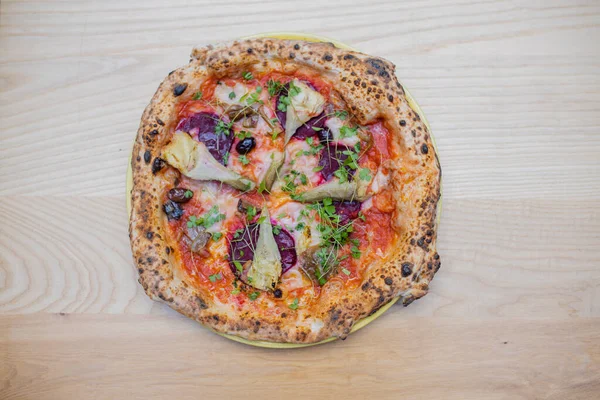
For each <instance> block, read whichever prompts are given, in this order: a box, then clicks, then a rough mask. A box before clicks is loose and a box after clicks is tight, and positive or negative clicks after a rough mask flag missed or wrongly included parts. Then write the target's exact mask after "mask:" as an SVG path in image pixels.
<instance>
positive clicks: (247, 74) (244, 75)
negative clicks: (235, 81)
mask: <svg viewBox="0 0 600 400" xmlns="http://www.w3.org/2000/svg"><path fill="white" fill-rule="evenodd" d="M242 78H244V79H245V80H247V81H249V80H250V79H252V78H254V75H252V72H250V71H246V72H244V73H243V74H242Z"/></svg>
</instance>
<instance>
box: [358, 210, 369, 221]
mask: <svg viewBox="0 0 600 400" xmlns="http://www.w3.org/2000/svg"><path fill="white" fill-rule="evenodd" d="M358 218H360V219H361V220H363V221H366V220H367V217H365V214H363V212H362V211H359V212H358Z"/></svg>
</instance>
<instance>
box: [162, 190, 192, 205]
mask: <svg viewBox="0 0 600 400" xmlns="http://www.w3.org/2000/svg"><path fill="white" fill-rule="evenodd" d="M186 193H187V194H188V195H187V196H186ZM193 195H194V192H192V191H191V190H189V189H186V188H173V189H171V190H169V193H167V197H168V198H169V199H170V200H173V201H174V202H176V203H187V202H188V201H190V200H191V199H192V196H193Z"/></svg>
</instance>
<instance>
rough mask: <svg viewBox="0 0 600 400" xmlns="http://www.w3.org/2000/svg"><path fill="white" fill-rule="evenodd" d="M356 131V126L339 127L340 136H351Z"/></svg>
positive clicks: (354, 134)
mask: <svg viewBox="0 0 600 400" xmlns="http://www.w3.org/2000/svg"><path fill="white" fill-rule="evenodd" d="M357 131H358V127H356V126H355V127H354V128H350V127H349V126H345V125H344V126H342V127H341V128H340V138H342V139H344V138H348V137H352V136H356V132H357Z"/></svg>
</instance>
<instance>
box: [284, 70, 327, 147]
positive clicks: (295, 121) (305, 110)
mask: <svg viewBox="0 0 600 400" xmlns="http://www.w3.org/2000/svg"><path fill="white" fill-rule="evenodd" d="M292 84H293V86H295V87H296V88H298V89H299V92H298V93H295V95H294V96H292V95H291V94H290V96H289V100H290V105H289V106H288V107H287V113H286V120H285V143H286V144H287V142H289V141H290V139H291V138H292V136H293V135H294V133H296V130H297V129H298V128H299V127H300V126H302V125H303V124H304V123H306V122H308V120H309V119H311V118H313V117H316V116H317V115H319V114H321V113H322V112H323V107H324V105H325V98H324V97H323V96H322V95H321V93H319V92H317V91H316V90H313V89H312V88H311V87H310V86H308V85H307V84H305V83H303V82H300V81H299V80H298V79H294V80H293V81H292Z"/></svg>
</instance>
